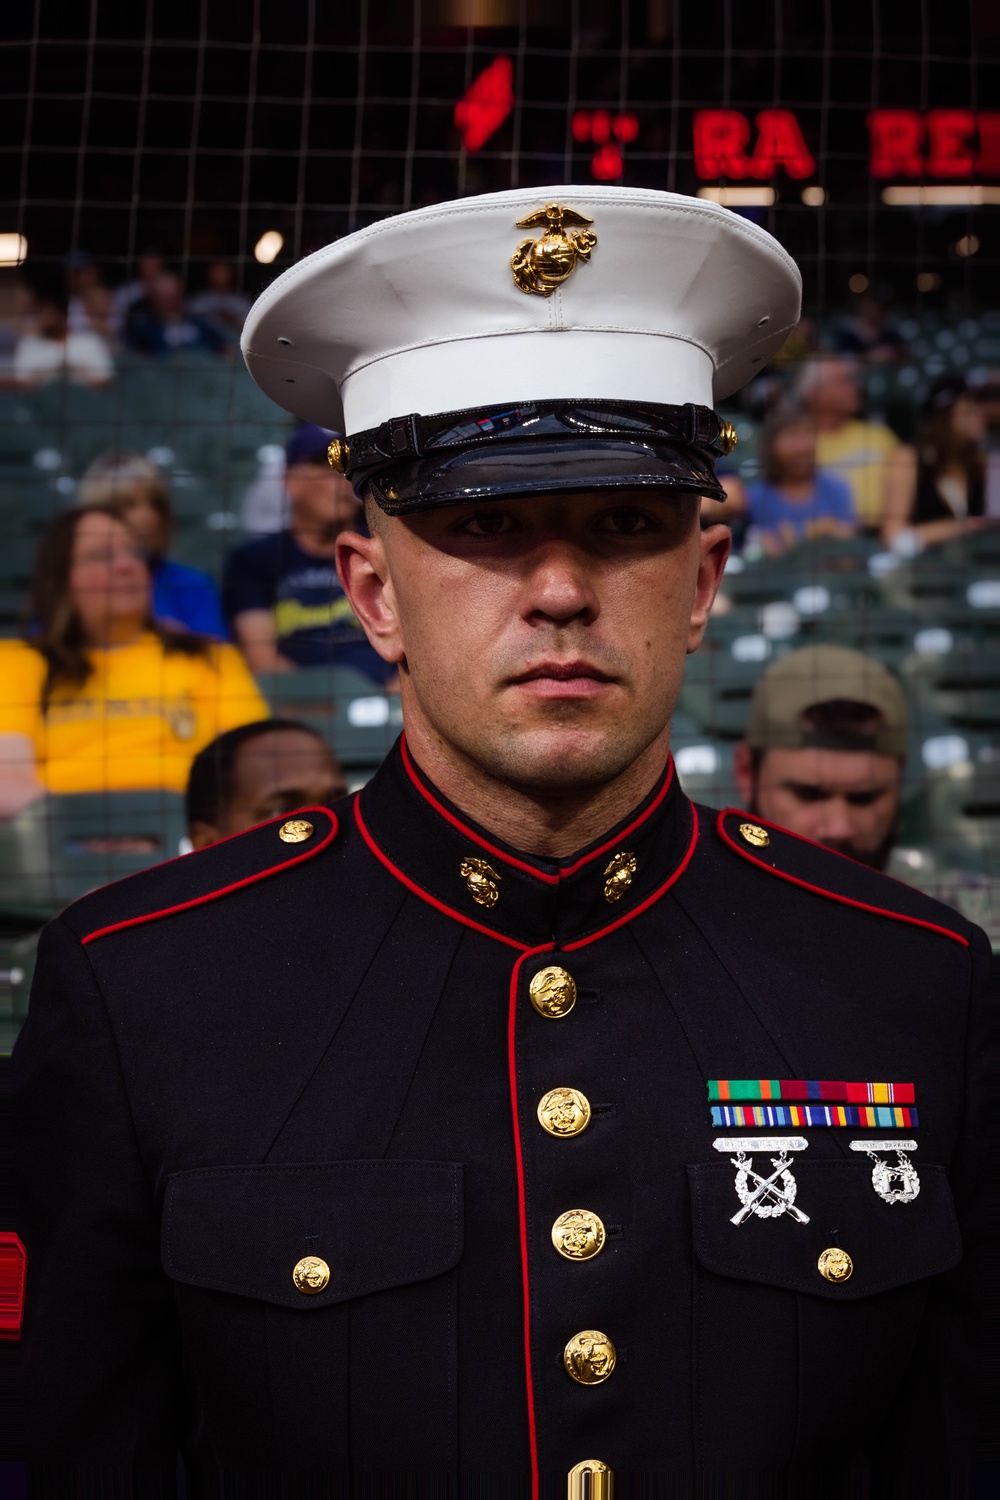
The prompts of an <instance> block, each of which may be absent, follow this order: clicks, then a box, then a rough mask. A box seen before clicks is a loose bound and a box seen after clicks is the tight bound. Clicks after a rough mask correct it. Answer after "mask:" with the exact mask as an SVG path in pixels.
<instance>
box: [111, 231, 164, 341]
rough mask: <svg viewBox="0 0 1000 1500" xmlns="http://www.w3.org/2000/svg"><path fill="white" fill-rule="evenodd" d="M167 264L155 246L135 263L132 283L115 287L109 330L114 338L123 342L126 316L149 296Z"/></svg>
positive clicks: (142, 254)
mask: <svg viewBox="0 0 1000 1500" xmlns="http://www.w3.org/2000/svg"><path fill="white" fill-rule="evenodd" d="M166 269H167V263H166V261H165V260H164V259H163V255H162V254H161V252H160V251H159V250H157V249H156V248H155V246H148V247H147V248H146V249H145V250H143V251H142V252H141V253H140V255H139V258H138V260H137V261H136V263H135V270H136V274H135V277H134V279H133V280H132V281H126V282H124V283H123V284H122V285H121V286H119V287H116V288H115V290H114V291H113V292H112V294H111V328H112V332H113V333H114V335H115V337H116V338H117V339H118V340H119V341H123V340H124V337H125V324H126V322H127V321H128V315H129V313H130V312H131V311H132V309H133V307H135V305H136V303H138V302H142V301H143V299H144V298H146V297H148V296H149V293H150V291H151V290H152V288H153V285H154V283H155V282H156V281H158V280H159V278H160V277H161V276H162V275H163V274H164V272H165V271H166Z"/></svg>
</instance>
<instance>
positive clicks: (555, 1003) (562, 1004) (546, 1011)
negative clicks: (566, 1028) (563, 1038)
mask: <svg viewBox="0 0 1000 1500" xmlns="http://www.w3.org/2000/svg"><path fill="white" fill-rule="evenodd" d="M528 999H529V1000H530V1001H531V1003H532V1005H533V1006H534V1007H535V1009H536V1010H537V1012H538V1014H539V1015H540V1016H545V1018H546V1020H549V1021H557V1020H559V1019H560V1017H562V1016H568V1015H569V1013H570V1011H571V1010H572V1009H573V1007H574V1005H575V1004H576V980H575V979H574V978H573V976H572V974H570V973H569V972H568V970H566V969H561V968H560V967H559V965H558V964H549V966H548V967H547V968H545V969H539V971H538V973H537V974H535V975H534V976H533V977H532V980H531V983H530V984H529V985H528Z"/></svg>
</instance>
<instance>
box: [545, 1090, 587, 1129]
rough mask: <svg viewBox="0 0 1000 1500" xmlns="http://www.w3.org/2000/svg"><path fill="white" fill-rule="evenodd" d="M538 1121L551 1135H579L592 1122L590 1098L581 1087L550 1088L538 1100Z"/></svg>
mask: <svg viewBox="0 0 1000 1500" xmlns="http://www.w3.org/2000/svg"><path fill="white" fill-rule="evenodd" d="M538 1123H539V1124H540V1125H541V1127H542V1129H543V1130H547V1131H548V1133H549V1135H579V1134H580V1131H581V1130H586V1128H587V1126H588V1125H589V1124H590V1100H589V1099H588V1098H587V1096H586V1094H581V1093H580V1090H579V1089H549V1091H548V1093H547V1094H543V1095H542V1097H541V1099H539V1101H538Z"/></svg>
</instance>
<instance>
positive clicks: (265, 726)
mask: <svg viewBox="0 0 1000 1500" xmlns="http://www.w3.org/2000/svg"><path fill="white" fill-rule="evenodd" d="M346 792H347V783H346V782H345V780H344V773H343V771H342V770H341V769H340V766H339V764H338V762H337V759H336V757H335V755H334V753H333V751H332V750H331V749H330V747H329V745H328V744H327V743H326V741H325V740H324V739H323V737H322V736H321V735H320V734H318V733H317V731H316V730H315V729H310V728H309V726H308V724H300V723H298V722H297V721H296V720H295V719H260V720H258V721H257V722H256V723H255V724H243V725H241V726H240V728H239V729H230V730H227V732H226V733H225V734H220V735H219V737H218V739H214V740H213V741H212V742H211V744H209V745H206V746H205V748H204V750H200V751H199V752H198V754H197V755H196V756H195V758H194V760H193V762H192V764H191V773H190V775H189V777H188V784H187V792H186V794H185V799H184V802H185V808H186V811H187V825H188V837H189V839H190V840H191V843H192V844H193V846H194V847H195V849H205V848H207V847H208V845H209V844H216V843H218V841H219V839H225V838H228V837H229V836H230V834H233V833H242V832H243V830H244V828H252V827H253V826H254V824H256V823H264V822H266V820H267V819H268V818H278V817H280V816H281V815H282V813H290V812H294V811H295V809H296V808H299V807H315V806H319V805H324V804H326V803H329V802H335V801H336V800H337V798H338V797H343V796H344V795H345V794H346Z"/></svg>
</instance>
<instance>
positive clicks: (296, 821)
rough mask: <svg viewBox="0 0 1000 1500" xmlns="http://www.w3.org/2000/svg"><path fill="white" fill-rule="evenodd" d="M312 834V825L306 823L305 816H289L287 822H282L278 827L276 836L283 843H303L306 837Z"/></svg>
mask: <svg viewBox="0 0 1000 1500" xmlns="http://www.w3.org/2000/svg"><path fill="white" fill-rule="evenodd" d="M312 836H313V826H312V824H311V823H307V822H306V820H305V818H289V820H288V822H287V823H282V825H281V827H280V828H279V829H278V837H279V839H280V840H281V842H282V843H283V844H304V843H305V841H306V839H311V838H312Z"/></svg>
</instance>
